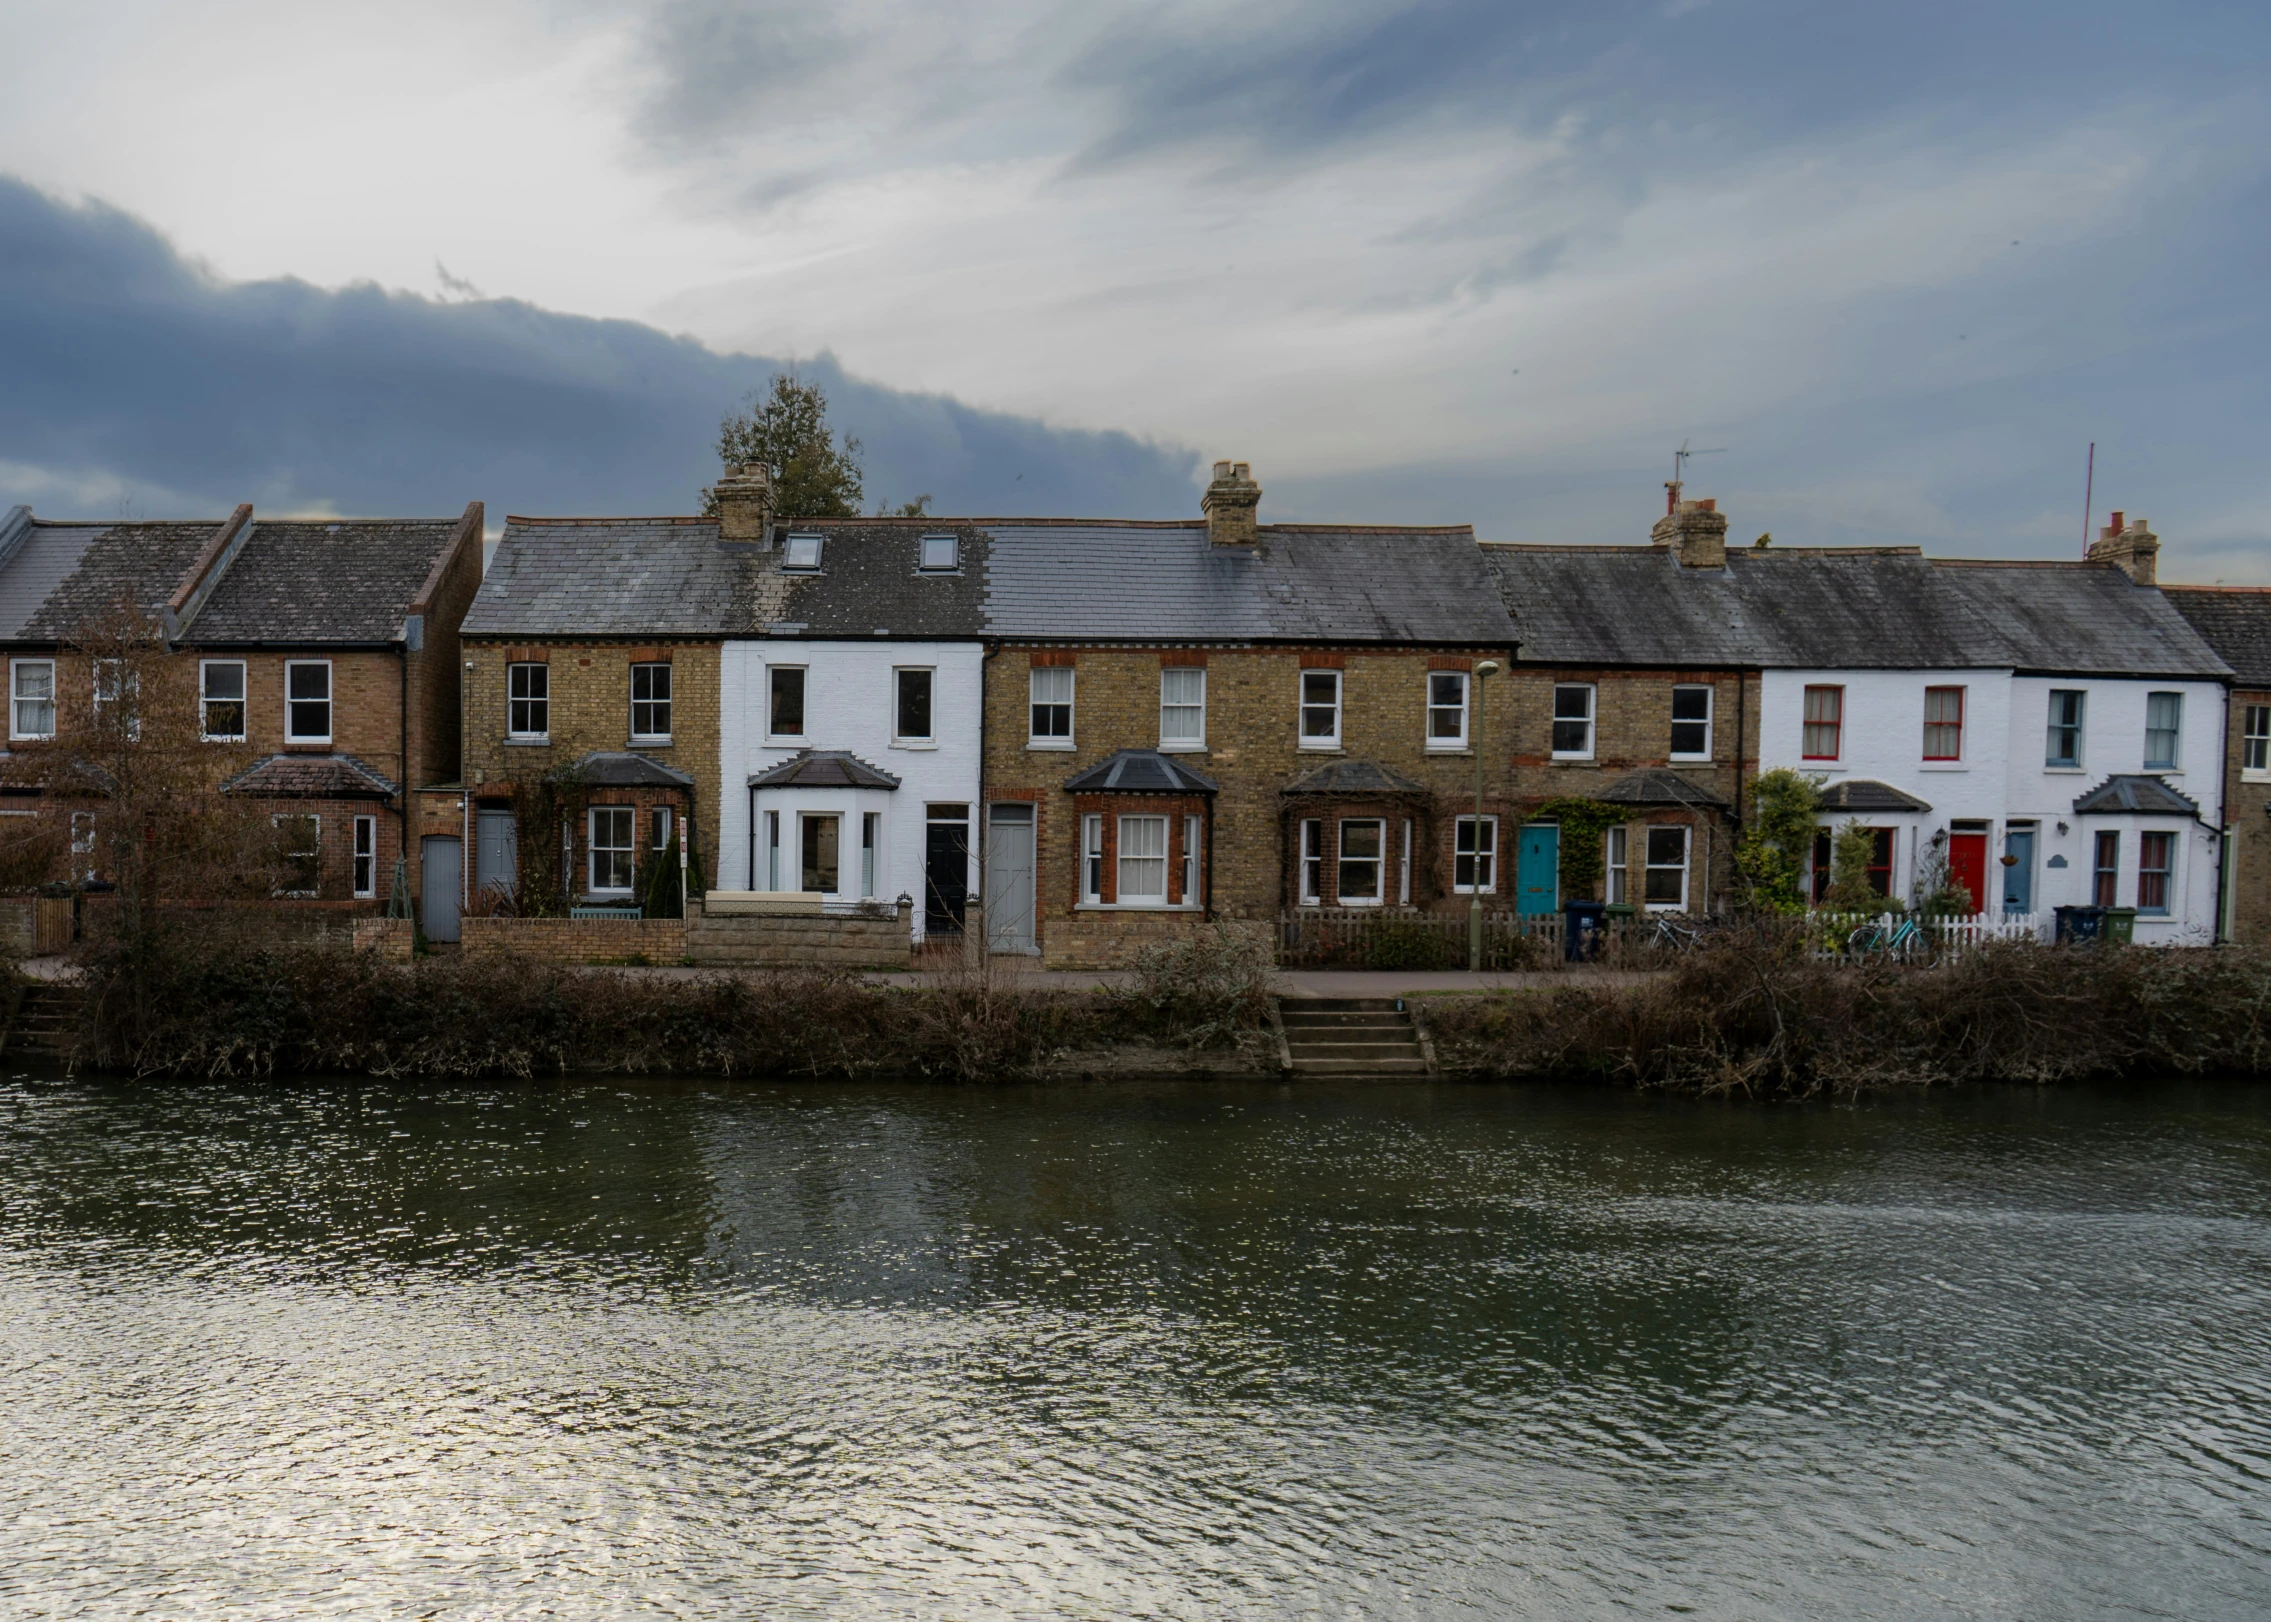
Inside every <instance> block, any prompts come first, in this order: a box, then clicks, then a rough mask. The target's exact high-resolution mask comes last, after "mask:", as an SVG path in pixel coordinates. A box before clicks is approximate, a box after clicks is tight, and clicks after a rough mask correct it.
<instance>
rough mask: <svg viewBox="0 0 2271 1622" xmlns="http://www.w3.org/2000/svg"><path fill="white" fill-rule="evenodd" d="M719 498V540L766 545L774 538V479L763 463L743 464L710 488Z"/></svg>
mask: <svg viewBox="0 0 2271 1622" xmlns="http://www.w3.org/2000/svg"><path fill="white" fill-rule="evenodd" d="M711 493H712V494H714V495H715V496H716V497H717V498H718V539H720V540H723V541H757V542H760V543H762V542H764V541H768V540H770V539H771V538H772V534H773V477H772V474H771V473H769V472H768V471H767V470H766V467H765V464H764V463H762V462H744V463H742V464H741V466H739V467H738V468H735V469H734V470H733V471H732V472H731V473H728V474H727V475H726V476H725V477H724V478H722V479H720V480H718V482H717V483H716V484H715V485H713V486H711Z"/></svg>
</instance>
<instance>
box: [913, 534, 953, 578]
mask: <svg viewBox="0 0 2271 1622" xmlns="http://www.w3.org/2000/svg"><path fill="white" fill-rule="evenodd" d="M961 564H962V543H961V541H960V540H958V539H957V538H956V537H954V536H952V535H925V536H924V537H923V561H922V570H923V573H925V574H948V573H951V572H952V571H954V570H955V569H957V568H959V567H961Z"/></svg>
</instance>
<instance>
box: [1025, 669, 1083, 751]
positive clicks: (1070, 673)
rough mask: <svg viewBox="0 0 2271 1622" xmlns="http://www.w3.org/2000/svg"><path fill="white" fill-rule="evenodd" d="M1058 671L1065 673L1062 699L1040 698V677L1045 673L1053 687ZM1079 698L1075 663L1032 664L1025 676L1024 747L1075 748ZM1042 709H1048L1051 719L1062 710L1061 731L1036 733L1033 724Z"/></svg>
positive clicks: (1078, 679)
mask: <svg viewBox="0 0 2271 1622" xmlns="http://www.w3.org/2000/svg"><path fill="white" fill-rule="evenodd" d="M1059 671H1062V672H1063V673H1064V689H1065V696H1064V697H1063V698H1061V699H1060V698H1054V697H1051V698H1042V697H1040V696H1039V695H1040V688H1041V678H1042V677H1043V676H1044V675H1046V676H1048V677H1049V678H1050V685H1051V686H1054V685H1055V684H1056V675H1057V673H1058V672H1059ZM1079 701H1080V676H1079V672H1078V670H1077V669H1076V668H1075V667H1074V666H1072V665H1035V666H1034V667H1033V668H1032V670H1031V671H1029V672H1028V673H1027V675H1026V678H1025V747H1026V748H1028V749H1071V748H1074V747H1076V745H1075V744H1074V742H1073V738H1074V733H1075V730H1076V722H1077V720H1078V715H1077V709H1078V705H1079ZM1043 710H1047V711H1049V712H1051V716H1050V718H1051V719H1052V720H1054V718H1055V715H1054V712H1056V711H1058V710H1062V711H1064V723H1065V729H1064V731H1062V732H1039V731H1036V730H1034V727H1035V723H1036V722H1038V721H1040V720H1041V718H1042V717H1041V712H1042V711H1043Z"/></svg>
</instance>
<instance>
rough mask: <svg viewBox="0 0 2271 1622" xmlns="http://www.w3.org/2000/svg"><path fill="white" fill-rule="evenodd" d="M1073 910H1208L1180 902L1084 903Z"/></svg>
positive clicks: (1193, 911) (1189, 911) (1186, 902)
mask: <svg viewBox="0 0 2271 1622" xmlns="http://www.w3.org/2000/svg"><path fill="white" fill-rule="evenodd" d="M1072 910H1073V911H1074V912H1183V913H1199V912H1204V911H1206V908H1204V907H1200V906H1194V905H1192V904H1191V903H1190V902H1188V901H1178V902H1172V903H1170V902H1165V901H1082V902H1079V903H1077V904H1076V905H1075V906H1074V907H1073V909H1072Z"/></svg>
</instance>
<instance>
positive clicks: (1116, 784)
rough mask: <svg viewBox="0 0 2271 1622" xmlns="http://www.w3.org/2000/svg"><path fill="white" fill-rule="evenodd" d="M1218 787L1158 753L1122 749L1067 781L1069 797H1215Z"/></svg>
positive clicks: (1210, 779) (1179, 763)
mask: <svg viewBox="0 0 2271 1622" xmlns="http://www.w3.org/2000/svg"><path fill="white" fill-rule="evenodd" d="M1219 786H1220V785H1219V784H1217V783H1216V782H1215V781H1214V779H1213V778H1211V777H1201V776H1200V775H1199V774H1198V773H1197V772H1194V771H1192V770H1191V769H1190V767H1188V766H1186V765H1184V764H1183V763H1182V762H1181V761H1179V760H1177V759H1176V758H1175V757H1174V756H1172V755H1163V754H1161V753H1160V752H1159V751H1158V750H1156V749H1122V750H1119V751H1117V752H1115V753H1113V754H1109V755H1106V756H1105V757H1104V758H1103V759H1102V760H1100V761H1098V762H1097V763H1096V764H1095V765H1093V766H1091V767H1089V768H1088V769H1087V770H1086V771H1082V772H1075V773H1073V775H1072V776H1070V777H1068V778H1066V779H1065V791H1066V792H1067V793H1070V794H1212V793H1214V792H1215V790H1216V789H1217V788H1218V787H1219Z"/></svg>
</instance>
